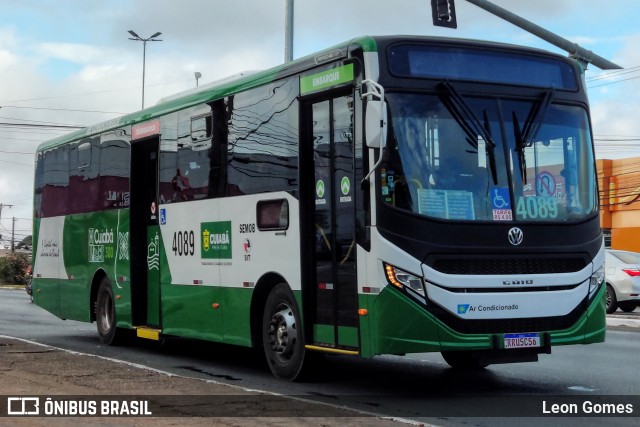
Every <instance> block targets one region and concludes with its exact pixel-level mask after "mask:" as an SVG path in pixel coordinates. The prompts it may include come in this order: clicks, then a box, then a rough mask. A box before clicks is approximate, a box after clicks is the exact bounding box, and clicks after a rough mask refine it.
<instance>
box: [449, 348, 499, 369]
mask: <svg viewBox="0 0 640 427" xmlns="http://www.w3.org/2000/svg"><path fill="white" fill-rule="evenodd" d="M441 354H442V357H443V358H444V361H445V362H447V363H448V364H449V366H451V367H452V368H454V369H468V370H472V369H483V368H486V367H487V366H489V364H488V363H481V362H480V360H479V359H478V357H477V355H476V354H475V353H474V352H473V351H443V352H441Z"/></svg>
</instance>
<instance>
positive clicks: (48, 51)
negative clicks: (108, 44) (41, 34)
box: [36, 43, 104, 64]
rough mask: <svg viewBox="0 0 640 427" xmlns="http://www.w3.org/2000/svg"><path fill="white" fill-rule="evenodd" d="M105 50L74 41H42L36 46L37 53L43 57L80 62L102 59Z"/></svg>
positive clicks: (85, 62) (87, 62)
mask: <svg viewBox="0 0 640 427" xmlns="http://www.w3.org/2000/svg"><path fill="white" fill-rule="evenodd" d="M103 52H104V50H103V49H101V48H100V47H97V46H89V45H84V44H74V43H42V44H39V45H37V46H36V53H37V54H38V55H39V56H41V57H43V59H48V58H55V59H64V60H66V61H70V62H75V63H78V64H90V63H91V62H93V61H96V60H100V58H101V57H102V56H103Z"/></svg>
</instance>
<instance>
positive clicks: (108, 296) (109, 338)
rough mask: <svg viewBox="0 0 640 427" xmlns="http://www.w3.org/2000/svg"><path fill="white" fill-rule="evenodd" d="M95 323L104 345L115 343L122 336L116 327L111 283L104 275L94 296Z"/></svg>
mask: <svg viewBox="0 0 640 427" xmlns="http://www.w3.org/2000/svg"><path fill="white" fill-rule="evenodd" d="M96 325H97V328H98V336H99V337H100V342H102V343H103V344H106V345H117V344H118V343H119V342H120V341H121V338H122V334H123V332H122V331H119V330H118V328H116V305H115V299H114V298H113V290H112V289H111V283H109V279H107V278H106V277H105V278H103V279H102V282H100V287H99V288H98V296H97V298H96Z"/></svg>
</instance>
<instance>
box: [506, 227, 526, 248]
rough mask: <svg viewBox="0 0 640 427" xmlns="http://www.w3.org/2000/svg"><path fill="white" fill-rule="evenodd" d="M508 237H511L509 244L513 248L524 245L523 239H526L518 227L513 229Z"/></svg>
mask: <svg viewBox="0 0 640 427" xmlns="http://www.w3.org/2000/svg"><path fill="white" fill-rule="evenodd" d="M507 236H508V237H509V243H511V244H512V245H513V246H518V245H519V244H520V243H522V239H524V233H523V232H522V230H520V229H519V228H518V227H513V228H512V229H511V230H509V233H508V234H507Z"/></svg>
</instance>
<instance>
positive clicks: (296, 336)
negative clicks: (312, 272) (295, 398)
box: [262, 283, 305, 381]
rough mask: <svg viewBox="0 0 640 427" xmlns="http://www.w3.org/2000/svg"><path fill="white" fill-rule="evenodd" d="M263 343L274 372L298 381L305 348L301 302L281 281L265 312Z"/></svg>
mask: <svg viewBox="0 0 640 427" xmlns="http://www.w3.org/2000/svg"><path fill="white" fill-rule="evenodd" d="M262 345H263V347H264V354H265V357H266V359H267V363H268V364H269V368H270V369H271V372H272V373H273V375H275V376H276V377H277V378H280V379H284V380H288V381H294V380H295V379H296V378H298V376H299V375H300V372H301V370H302V363H303V361H304V356H305V354H304V353H305V349H304V339H303V336H302V323H301V322H300V313H299V311H298V306H297V304H296V301H295V299H294V297H293V294H292V293H291V291H290V290H289V287H288V286H287V285H286V284H284V283H281V284H279V285H277V286H276V287H275V288H273V289H272V290H271V293H270V294H269V297H268V298H267V302H266V304H265V307H264V313H263V316H262Z"/></svg>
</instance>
